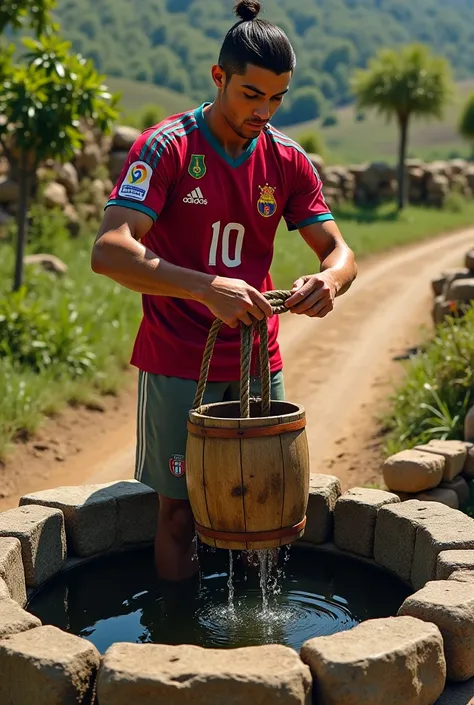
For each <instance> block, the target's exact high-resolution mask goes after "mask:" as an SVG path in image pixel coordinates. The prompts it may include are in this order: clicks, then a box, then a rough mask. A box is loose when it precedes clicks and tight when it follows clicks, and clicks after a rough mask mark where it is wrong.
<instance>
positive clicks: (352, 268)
mask: <svg viewBox="0 0 474 705" xmlns="http://www.w3.org/2000/svg"><path fill="white" fill-rule="evenodd" d="M328 269H330V270H331V274H332V276H333V278H334V281H335V283H336V296H341V295H342V294H344V293H345V292H346V291H347V290H348V289H349V288H350V286H351V284H352V282H353V281H354V279H355V278H356V276H357V265H356V263H355V259H354V254H353V252H352V250H351V249H349V248H348V247H347V246H346V245H341V244H339V243H338V244H337V245H336V246H335V248H334V249H333V251H332V252H331V253H330V254H329V255H328V256H327V257H325V258H324V259H323V261H322V262H321V272H324V271H326V270H328Z"/></svg>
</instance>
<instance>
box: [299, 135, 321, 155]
mask: <svg viewBox="0 0 474 705" xmlns="http://www.w3.org/2000/svg"><path fill="white" fill-rule="evenodd" d="M298 143H299V144H300V145H301V147H303V149H304V150H305V152H307V153H308V154H321V155H322V154H324V152H325V147H324V140H323V138H322V137H321V135H319V134H318V133H317V132H306V133H304V134H302V135H300V137H299V139H298Z"/></svg>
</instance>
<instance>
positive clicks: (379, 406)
mask: <svg viewBox="0 0 474 705" xmlns="http://www.w3.org/2000/svg"><path fill="white" fill-rule="evenodd" d="M473 240H474V230H470V231H462V232H459V233H457V234H451V235H447V236H442V237H438V238H435V239H431V240H430V241H428V242H425V243H422V244H419V245H416V246H410V247H407V248H404V249H402V250H398V251H394V252H392V253H385V254H384V255H380V256H377V257H372V258H370V259H368V260H366V261H364V262H362V263H361V264H360V266H359V277H358V279H357V281H356V283H355V284H354V285H353V287H352V289H351V290H350V292H349V293H348V294H347V295H345V296H343V297H341V298H340V299H338V300H337V302H336V304H337V305H336V309H335V310H334V312H333V313H332V314H331V316H328V317H327V318H326V319H323V320H309V319H307V318H304V317H300V316H292V315H290V314H286V315H285V316H283V317H282V321H281V337H280V341H281V348H282V353H283V357H284V362H285V377H286V392H287V397H288V399H289V400H290V401H293V402H296V403H301V404H303V405H304V406H305V408H306V412H307V419H308V435H309V443H310V454H311V468H312V471H313V472H319V473H329V474H333V475H337V476H338V477H340V479H341V482H342V485H343V487H344V488H348V487H353V486H355V485H362V484H372V483H373V484H379V483H380V465H381V461H382V454H381V440H380V431H381V429H380V423H379V421H378V419H377V417H378V415H379V414H380V413H381V412H382V411H383V410H384V408H386V407H387V397H388V395H389V394H390V392H391V389H392V383H393V381H394V380H396V379H397V378H399V377H400V376H401V374H402V369H401V365H399V363H397V362H395V360H394V358H396V357H397V356H400V355H403V354H404V353H405V352H406V350H407V349H408V348H410V347H413V346H415V345H416V344H417V343H418V342H419V341H420V337H421V334H420V331H421V327H422V326H424V325H430V309H431V302H432V297H431V290H430V280H431V278H432V277H434V276H436V275H437V274H439V272H440V270H441V269H442V268H443V267H448V266H454V265H457V264H461V263H462V261H463V258H464V254H465V252H466V250H467V249H468V248H469V247H470V246H471V245H472V243H473ZM130 382H131V384H130V387H129V388H128V389H127V390H126V391H125V392H124V393H123V394H121V396H120V397H119V398H118V399H113V398H110V399H106V400H105V401H104V409H103V411H102V412H101V411H86V410H79V411H78V410H72V409H68V410H67V411H66V413H65V414H64V415H62V416H61V417H60V418H59V419H56V420H51V421H49V422H48V423H47V424H46V425H45V427H44V428H43V429H42V431H41V432H40V433H39V434H38V436H37V437H36V438H35V439H33V440H32V441H30V442H28V443H27V444H25V445H23V446H19V447H18V448H17V449H16V451H15V453H14V455H13V456H12V458H11V460H9V461H8V463H7V464H6V465H5V466H4V467H3V469H1V468H0V481H1V484H0V511H1V510H4V509H7V508H9V507H12V506H16V505H17V503H18V499H19V497H20V496H21V495H22V494H25V493H27V492H32V491H36V490H39V489H44V488H47V487H55V486H59V485H62V484H69V485H74V484H81V483H85V482H88V483H89V482H108V481H112V480H115V479H124V478H129V477H132V476H133V464H134V453H135V401H136V392H135V384H134V382H135V374H134V373H131V374H130Z"/></svg>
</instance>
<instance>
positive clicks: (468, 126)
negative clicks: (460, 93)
mask: <svg viewBox="0 0 474 705" xmlns="http://www.w3.org/2000/svg"><path fill="white" fill-rule="evenodd" d="M459 132H460V133H461V136H462V137H464V139H465V140H467V141H468V142H470V144H471V148H472V154H473V155H474V93H471V95H470V96H469V98H468V99H467V101H466V104H465V106H464V108H463V111H462V113H461V120H460V122H459Z"/></svg>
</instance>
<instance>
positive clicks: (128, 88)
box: [107, 77, 195, 115]
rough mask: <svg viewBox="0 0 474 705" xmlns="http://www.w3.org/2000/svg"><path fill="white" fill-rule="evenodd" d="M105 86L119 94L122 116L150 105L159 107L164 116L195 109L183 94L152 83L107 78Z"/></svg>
mask: <svg viewBox="0 0 474 705" xmlns="http://www.w3.org/2000/svg"><path fill="white" fill-rule="evenodd" d="M107 85H108V86H109V88H110V90H111V91H112V92H113V93H119V92H120V93H121V94H122V98H121V101H120V109H121V113H122V115H125V114H129V113H135V112H137V111H140V109H141V108H144V107H145V106H149V105H152V104H155V105H158V106H161V107H162V108H163V110H164V111H165V115H175V114H176V113H180V112H184V111H186V110H189V109H190V108H193V107H195V101H193V100H192V99H191V98H188V97H187V96H186V95H184V94H183V93H177V92H176V91H173V90H171V89H169V88H163V87H160V86H156V85H154V84H153V83H142V82H139V81H131V80H128V79H126V78H112V77H110V78H107Z"/></svg>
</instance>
